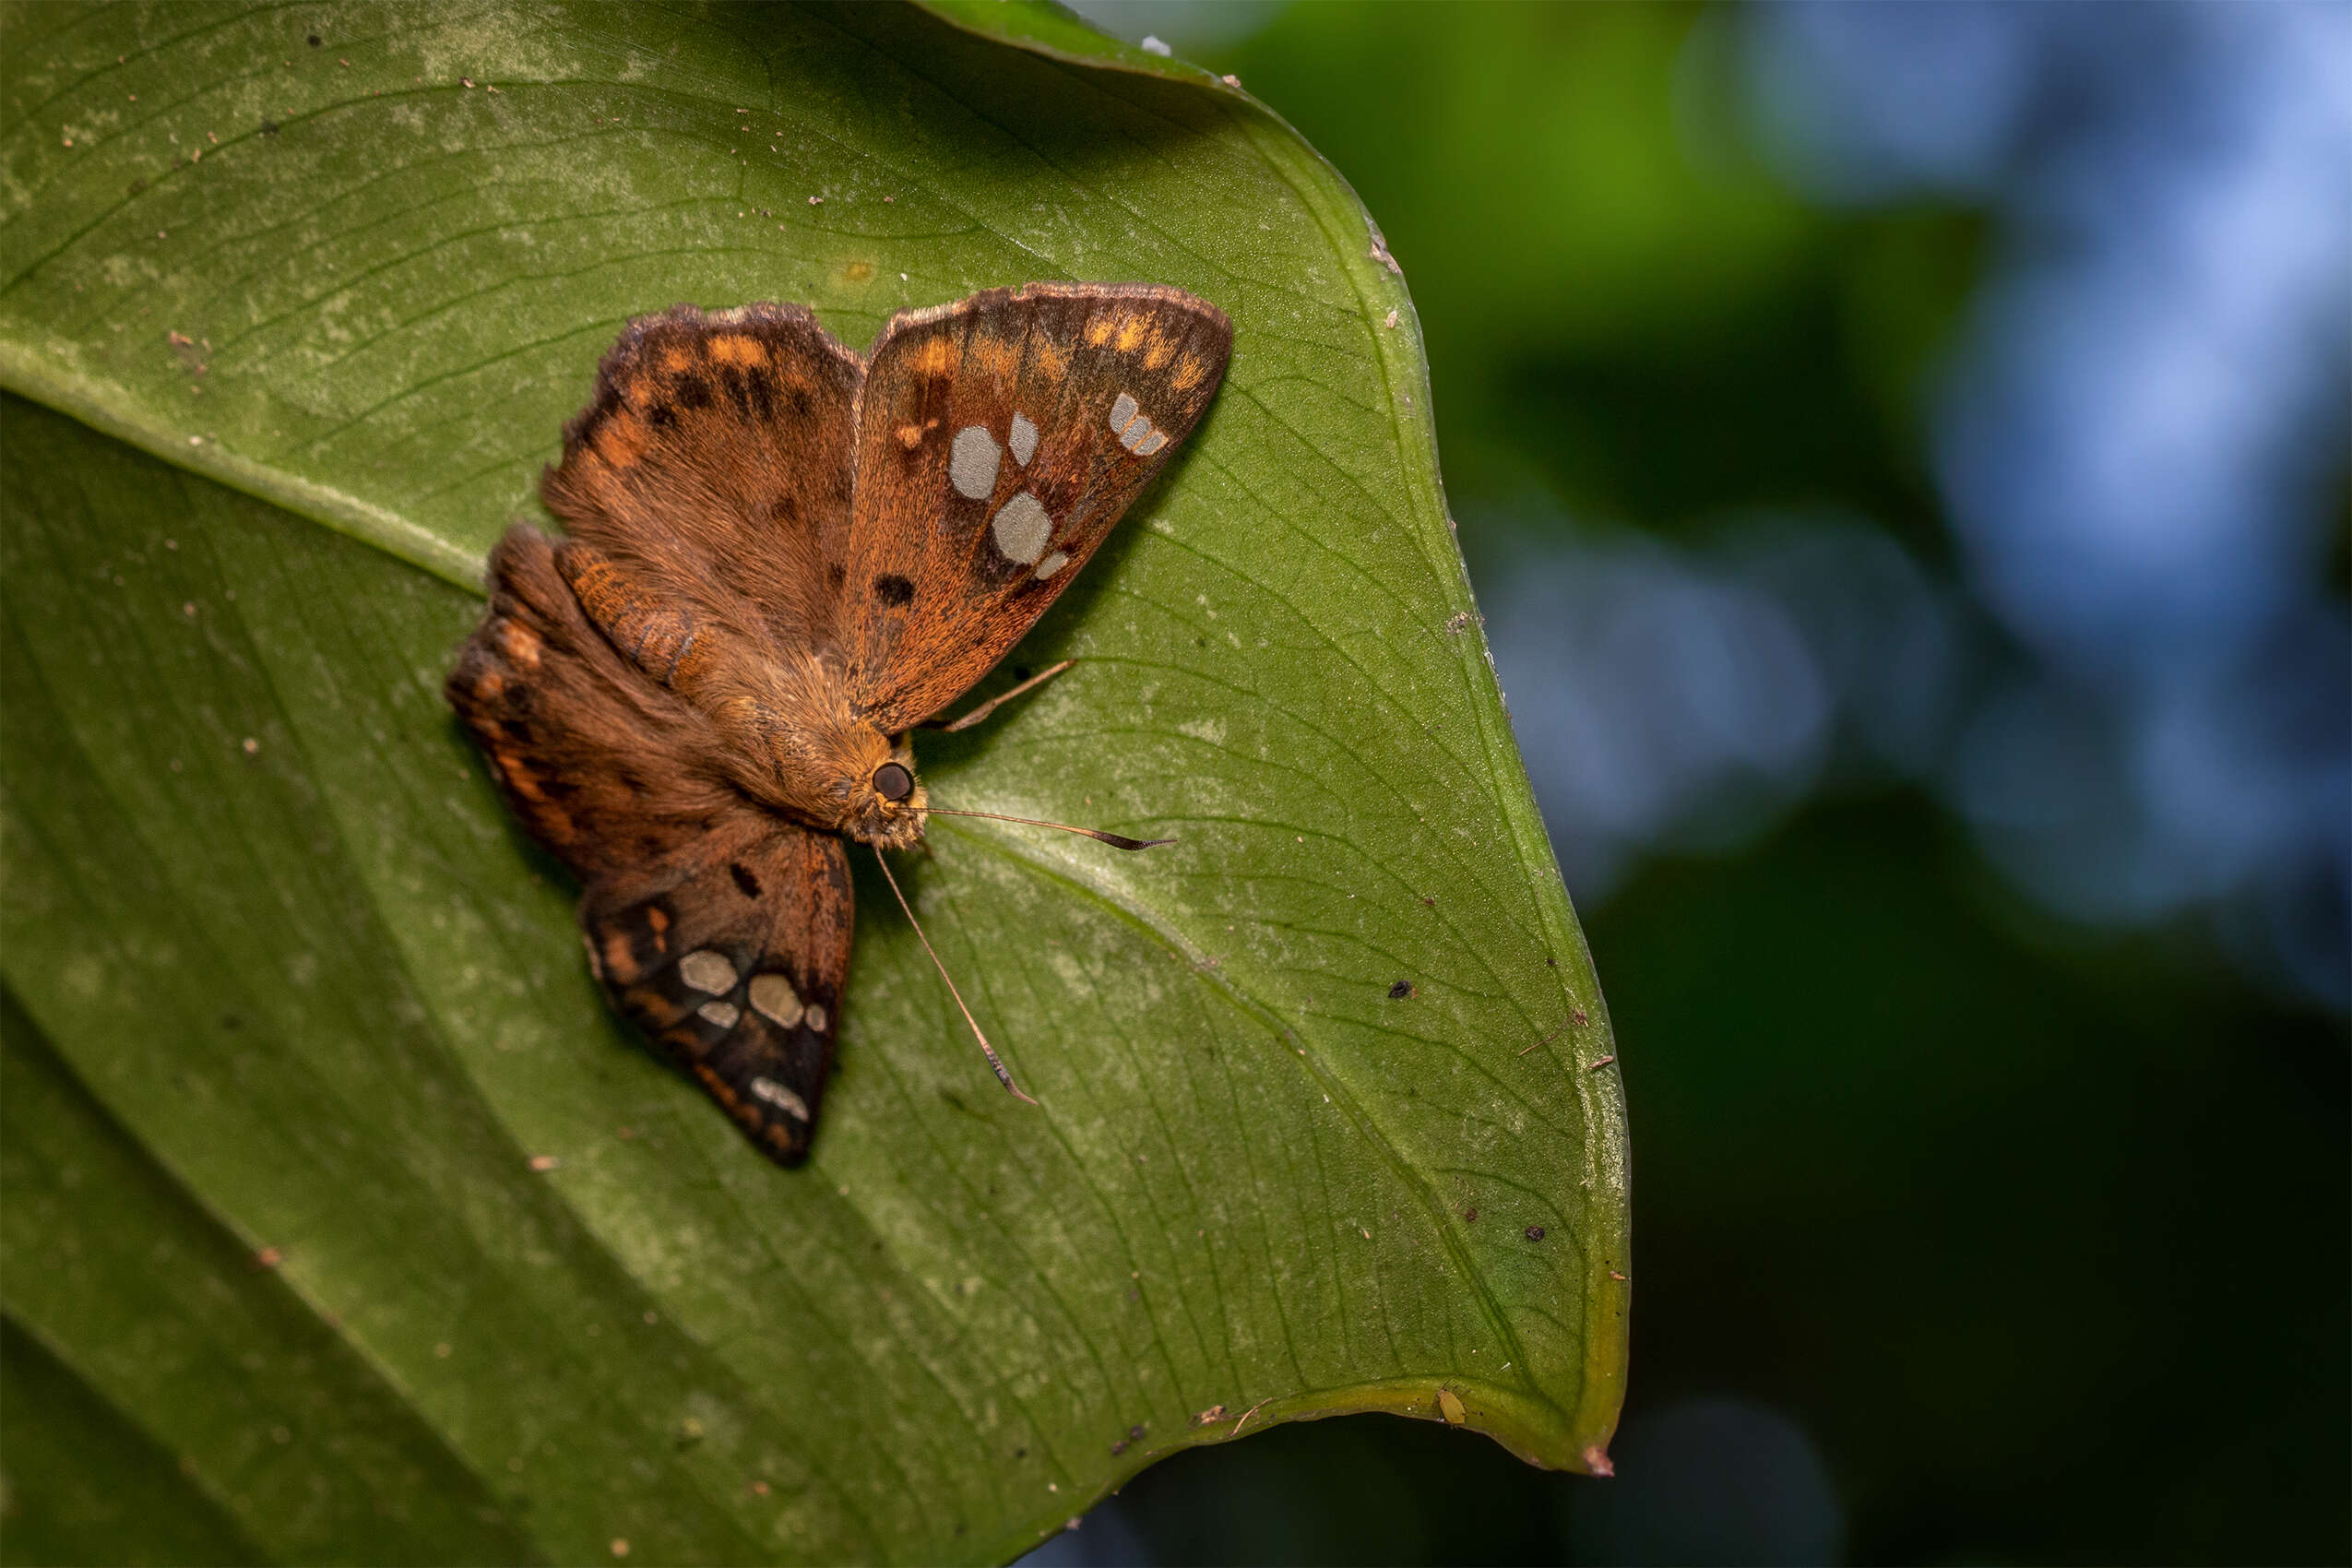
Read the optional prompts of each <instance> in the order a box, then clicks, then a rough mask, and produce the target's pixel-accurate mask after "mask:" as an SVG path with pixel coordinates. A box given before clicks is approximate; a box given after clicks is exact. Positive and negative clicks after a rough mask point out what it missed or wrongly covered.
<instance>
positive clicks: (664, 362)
mask: <svg viewBox="0 0 2352 1568" xmlns="http://www.w3.org/2000/svg"><path fill="white" fill-rule="evenodd" d="M694 367H695V356H694V355H693V354H691V353H689V352H687V351H686V350H683V349H677V348H672V349H667V350H663V352H662V355H661V368H662V369H664V370H666V371H668V372H669V373H670V374H672V375H679V374H683V373H685V372H687V371H690V370H692V369H694Z"/></svg>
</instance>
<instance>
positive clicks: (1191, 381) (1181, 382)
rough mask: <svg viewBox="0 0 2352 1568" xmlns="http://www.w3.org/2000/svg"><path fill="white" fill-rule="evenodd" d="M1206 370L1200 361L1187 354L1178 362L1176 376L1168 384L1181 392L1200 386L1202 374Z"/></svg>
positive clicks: (1169, 379) (1171, 377) (1170, 378)
mask: <svg viewBox="0 0 2352 1568" xmlns="http://www.w3.org/2000/svg"><path fill="white" fill-rule="evenodd" d="M1204 368H1205V367H1204V366H1203V365H1202V364H1201V362H1200V361H1199V360H1197V359H1195V358H1194V357H1193V356H1192V355H1190V354H1186V355H1185V356H1184V357H1183V358H1182V359H1181V360H1179V361H1177V362H1176V374H1174V375H1172V376H1170V377H1169V378H1168V384H1169V385H1170V386H1173V387H1174V388H1176V390H1177V391H1179V392H1182V391H1184V390H1186V389H1187V388H1189V387H1193V386H1199V385H1200V379H1201V372H1202V370H1203V369H1204Z"/></svg>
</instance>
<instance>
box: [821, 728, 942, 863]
mask: <svg viewBox="0 0 2352 1568" xmlns="http://www.w3.org/2000/svg"><path fill="white" fill-rule="evenodd" d="M930 804H931V797H930V795H929V794H928V793H927V792H926V791H925V790H924V789H923V786H922V780H921V779H920V778H916V777H915V756H914V753H913V752H912V751H910V750H909V749H908V746H907V742H905V741H904V740H901V741H899V742H898V743H897V745H895V746H892V747H891V748H890V753H889V755H888V757H887V758H886V759H885V760H884V761H882V762H880V763H877V764H875V765H874V766H873V767H872V768H870V769H868V770H867V771H866V773H865V777H864V778H863V779H862V780H861V781H859V782H854V783H852V785H851V787H850V805H849V820H848V821H847V822H845V823H844V824H843V825H842V831H843V832H845V833H847V834H848V835H849V837H852V838H855V839H857V840H858V841H860V842H861V843H865V844H872V845H873V847H874V848H876V849H912V848H914V847H915V845H917V844H919V843H921V841H922V836H923V818H924V815H925V814H926V811H927V808H928V807H929V806H930Z"/></svg>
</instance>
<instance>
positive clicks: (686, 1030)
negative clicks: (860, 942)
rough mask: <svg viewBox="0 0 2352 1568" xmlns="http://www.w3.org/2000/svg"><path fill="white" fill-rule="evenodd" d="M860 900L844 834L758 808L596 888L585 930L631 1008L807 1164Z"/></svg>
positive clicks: (771, 1140)
mask: <svg viewBox="0 0 2352 1568" xmlns="http://www.w3.org/2000/svg"><path fill="white" fill-rule="evenodd" d="M853 908H854V905H853V902H852V897H851V894H850V887H849V852H848V850H847V849H846V848H845V847H844V846H843V844H842V841H841V840H840V839H838V838H837V837H832V836H831V835H829V834H821V833H811V832H809V831H808V830H807V829H805V828H802V827H797V826H793V825H791V824H790V823H786V822H782V821H779V820H778V819H776V818H773V817H769V816H766V815H764V814H754V813H752V812H750V811H748V810H746V811H744V812H742V813H739V814H735V815H734V816H731V818H729V819H728V820H727V821H726V822H724V823H722V824H721V825H720V826H719V827H718V828H717V829H715V830H714V831H712V832H710V833H708V834H707V835H705V836H704V837H702V838H701V839H699V840H698V841H697V842H696V843H695V845H694V847H693V848H692V849H690V850H688V851H687V852H686V853H684V854H683V855H680V856H678V857H675V858H674V859H672V860H671V861H668V862H665V863H661V864H658V865H654V866H647V867H640V868H636V869H635V870H633V871H632V872H630V873H626V874H624V875H619V876H615V877H612V878H610V879H607V880H606V881H603V882H600V883H596V884H592V885H590V886H589V887H588V892H587V894H586V895H585V896H584V897H582V899H581V901H580V926H581V930H582V931H583V932H584V933H585V934H586V936H587V939H588V961H589V963H590V965H591V966H593V968H595V970H596V974H597V978H598V979H599V980H601V981H603V983H604V988H605V991H606V992H607V993H608V994H609V995H610V996H611V997H612V1003H613V1005H614V1007H615V1008H616V1009H617V1010H618V1011H619V1012H620V1013H621V1015H622V1016H624V1017H625V1018H627V1019H628V1020H629V1021H630V1022H631V1023H633V1024H635V1025H636V1026H637V1028H640V1029H642V1030H643V1031H644V1032H645V1034H646V1036H647V1038H648V1039H652V1040H654V1041H655V1042H656V1043H658V1044H659V1045H660V1046H661V1047H662V1048H663V1049H664V1050H666V1051H669V1052H670V1054H671V1057H672V1058H674V1059H675V1060H676V1062H677V1063H678V1064H679V1065H680V1066H681V1067H683V1068H684V1069H685V1070H686V1072H687V1073H688V1074H690V1075H692V1076H693V1077H694V1078H695V1081H696V1082H697V1083H698V1084H700V1085H701V1086H702V1087H703V1089H704V1091H705V1092H706V1093H707V1094H708V1095H709V1096H710V1098H711V1099H714V1100H717V1101H718V1102H719V1107H720V1109H722V1110H723V1111H726V1112H727V1114H728V1115H729V1116H730V1117H731V1118H732V1119H733V1120H734V1122H735V1123H736V1125H737V1126H738V1127H740V1128H741V1129H742V1132H743V1133H744V1134H745V1135H746V1136H748V1137H749V1138H750V1139H751V1140H752V1141H753V1142H754V1144H756V1145H758V1146H760V1148H761V1149H762V1151H763V1152H765V1153H766V1154H767V1155H768V1156H770V1157H771V1158H775V1159H777V1160H779V1161H781V1162H782V1163H784V1164H786V1165H797V1164H799V1163H800V1162H801V1161H802V1160H803V1159H805V1158H808V1152H809V1140H810V1137H811V1134H813V1133H814V1130H815V1126H816V1118H817V1112H818V1111H819V1109H820V1108H821V1107H822V1105H823V1103H824V1099H825V1085H826V1076H827V1075H828V1074H829V1073H830V1071H831V1069H832V1065H833V1048H834V1040H835V1038H836V1034H837V1031H838V1029H839V1028H840V1007H841V994H842V992H843V990H844V989H845V988H846V987H847V985H848V983H849V941H850V935H851V931H852V925H853V921H852V912H853Z"/></svg>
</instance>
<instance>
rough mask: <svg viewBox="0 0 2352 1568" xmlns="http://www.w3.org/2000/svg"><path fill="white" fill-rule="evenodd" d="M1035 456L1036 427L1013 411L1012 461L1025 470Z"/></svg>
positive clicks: (1025, 417) (1021, 414)
mask: <svg viewBox="0 0 2352 1568" xmlns="http://www.w3.org/2000/svg"><path fill="white" fill-rule="evenodd" d="M1036 455H1037V426H1035V425H1033V424H1031V423H1030V422H1029V416H1028V415H1027V414H1025V413H1022V412H1021V411H1020V410H1017V409H1016V410H1014V411H1013V460H1014V461H1015V462H1016V463H1018V464H1020V465H1021V467H1023V468H1025V469H1026V468H1028V466H1029V459H1030V458H1031V457H1035V456H1036Z"/></svg>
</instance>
